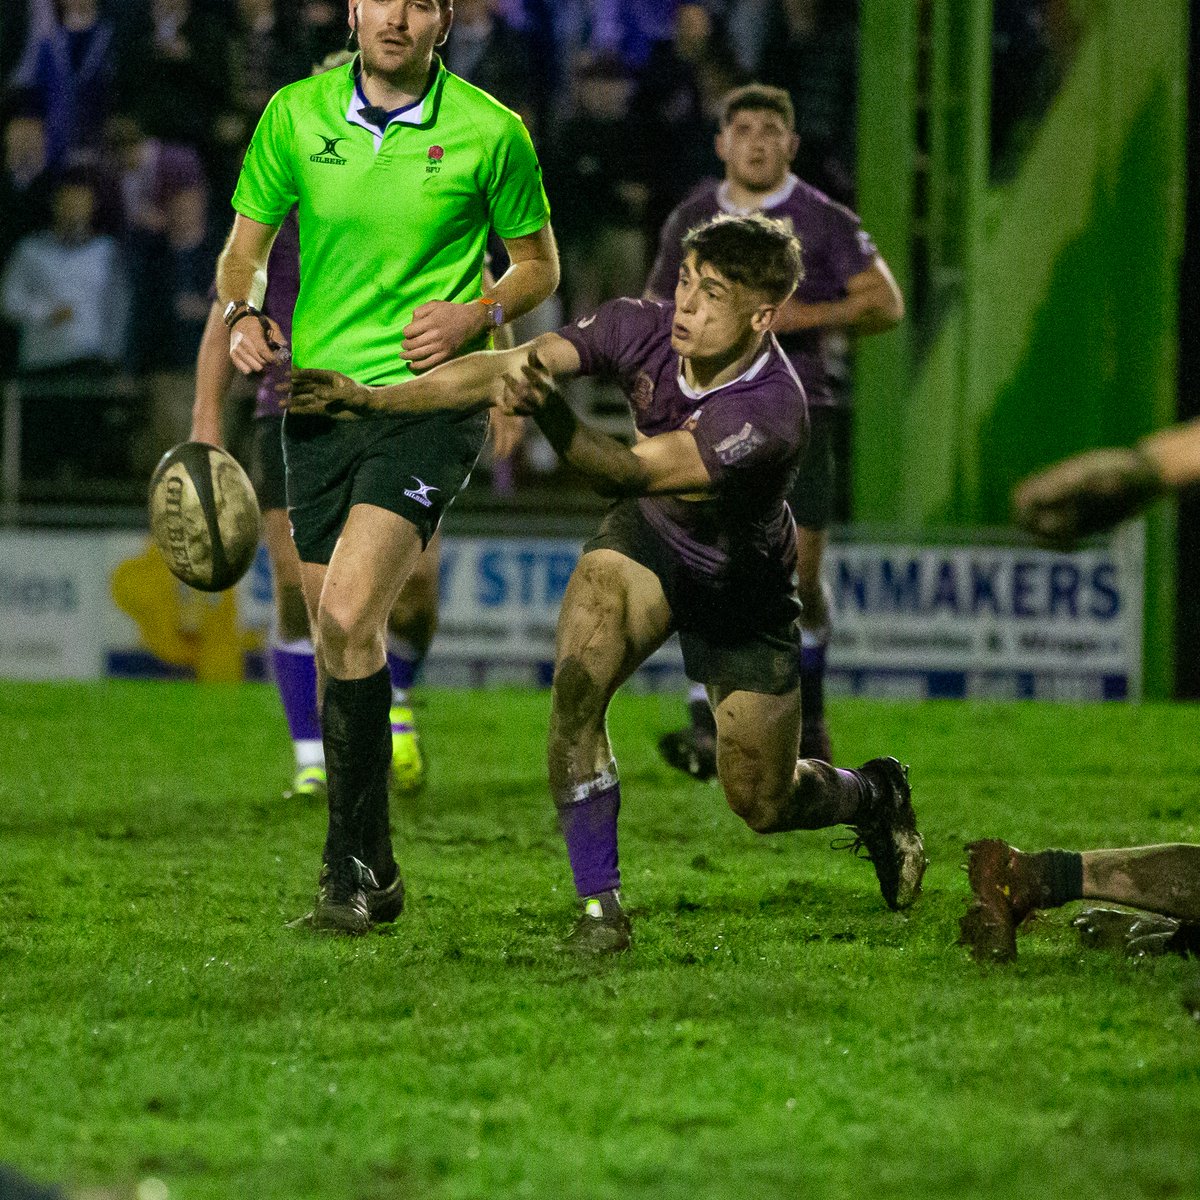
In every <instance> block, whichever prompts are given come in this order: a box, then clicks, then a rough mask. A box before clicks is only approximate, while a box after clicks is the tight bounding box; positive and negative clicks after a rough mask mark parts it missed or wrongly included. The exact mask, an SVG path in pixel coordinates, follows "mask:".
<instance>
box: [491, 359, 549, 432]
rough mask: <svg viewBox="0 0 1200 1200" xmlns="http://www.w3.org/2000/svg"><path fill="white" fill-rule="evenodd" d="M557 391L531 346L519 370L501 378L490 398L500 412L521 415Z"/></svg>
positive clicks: (531, 413) (531, 411)
mask: <svg viewBox="0 0 1200 1200" xmlns="http://www.w3.org/2000/svg"><path fill="white" fill-rule="evenodd" d="M557 394H558V388H557V387H556V386H555V383H554V376H553V375H551V374H550V372H549V371H547V370H546V368H545V366H543V365H542V360H541V359H540V358H538V354H537V351H536V350H530V352H529V355H528V357H527V358H526V359H525V362H524V363H522V364H521V370H520V373H519V374H514V373H511V372H510V373H508V374H505V375H503V376H501V378H500V387H499V390H498V394H496V395H495V396H494V398H493V402H494V404H495V405H496V407H497V408H499V409H500V411H501V412H503V413H507V414H510V415H513V414H515V415H517V416H522V417H530V416H533V414H534V413H536V412H538V411H539V410H540V409H541V408H543V407H544V406H545V403H546V401H547V400H548V399H549V398H550V397H551V396H554V395H557Z"/></svg>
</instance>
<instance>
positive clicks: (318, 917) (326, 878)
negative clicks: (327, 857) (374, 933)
mask: <svg viewBox="0 0 1200 1200" xmlns="http://www.w3.org/2000/svg"><path fill="white" fill-rule="evenodd" d="M368 889H371V890H374V891H378V890H379V885H378V883H377V882H376V880H375V876H374V874H373V873H372V871H371V869H370V867H368V866H366V865H365V864H363V863H361V862H359V860H358V859H357V858H354V857H353V856H352V855H347V857H345V858H342V859H338V860H335V861H334V862H332V863H326V864H325V865H324V866H323V867H322V868H321V874H320V875H319V876H318V878H317V902H316V904H315V905H314V907H313V913H312V926H313V928H314V929H321V930H325V931H326V932H329V933H366V932H367V931H368V930H369V929H370V928H371V910H370V906H369V904H368V902H367V890H368Z"/></svg>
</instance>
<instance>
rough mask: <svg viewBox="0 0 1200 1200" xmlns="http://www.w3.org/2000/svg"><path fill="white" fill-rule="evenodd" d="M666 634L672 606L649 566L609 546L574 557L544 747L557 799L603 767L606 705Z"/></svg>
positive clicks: (605, 761) (608, 755) (607, 750)
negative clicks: (546, 747)
mask: <svg viewBox="0 0 1200 1200" xmlns="http://www.w3.org/2000/svg"><path fill="white" fill-rule="evenodd" d="M670 631H671V610H670V608H669V606H668V605H667V600H666V597H665V596H664V595H663V590H662V585H661V584H660V583H659V581H658V577H657V576H656V575H655V574H654V572H653V571H650V570H648V569H647V568H646V567H643V566H640V565H639V564H638V563H635V562H634V561H633V560H632V559H629V558H626V557H625V556H624V555H623V554H618V553H617V552H616V551H614V550H592V551H590V552H589V553H587V554H585V555H584V556H583V557H582V558H581V559H580V560H579V565H578V566H577V567H576V568H575V571H574V573H573V574H572V575H571V581H570V583H569V584H568V585H567V591H566V595H565V596H564V597H563V603H562V609H561V611H560V613H559V618H558V634H557V637H556V648H555V668H554V691H553V699H552V704H551V711H550V744H549V749H548V757H549V763H550V787H551V790H552V792H553V793H554V794H555V795H556V796H557V795H561V794H563V793H564V792H565V791H566V790H567V789H568V788H570V787H572V786H574V785H575V784H577V783H580V782H582V781H584V780H587V779H591V778H593V777H594V776H595V775H596V774H597V773H598V772H600V771H602V770H604V769H605V768H606V767H607V766H608V764H609V762H610V761H611V759H612V747H611V746H610V745H609V742H608V732H607V730H606V728H605V722H604V715H605V712H606V711H607V709H608V703H609V701H610V700H611V699H612V697H613V694H614V693H615V692H616V690H617V688H619V687H620V686H621V684H622V683H623V682H624V681H625V680H626V679H628V678H629V676H630V675H631V674H632V673H633V672H634V671H635V670H637V668H638V667H639V666H640V665H641V664H642V663H643V662H644V661H645V660H646V659H647V658H648V657H649V656H650V655H651V654H653V653H654V651H655V650H657V649H658V647H659V646H661V645H662V643H663V642H664V641H665V640H666V638H667V635H668V634H669V633H670Z"/></svg>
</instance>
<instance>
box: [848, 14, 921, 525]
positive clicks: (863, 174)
mask: <svg viewBox="0 0 1200 1200" xmlns="http://www.w3.org/2000/svg"><path fill="white" fill-rule="evenodd" d="M918 8H919V6H918V5H916V4H914V3H910V2H909V0H900V2H898V3H894V2H892V0H867V2H866V3H864V4H863V6H862V17H861V24H860V30H859V47H860V51H859V102H858V208H859V212H860V214H861V215H862V218H863V225H864V227H865V228H866V229H867V230H868V231H869V232H870V233H871V235H872V236H873V237H874V238H875V241H876V244H877V245H878V246H879V250H880V253H881V254H882V255H883V257H884V258H885V259H887V262H888V265H889V266H890V267H891V268H892V272H893V274H894V275H895V277H896V282H897V283H898V284H899V285H900V288H901V290H902V291H903V292H904V294H905V296H906V297H908V296H910V295H911V291H912V226H913V163H914V159H915V156H916V140H915V139H916V130H915V127H914V112H915V108H916V67H917V37H918V32H919V29H918V15H919V14H918ZM911 381H912V333H911V322H910V321H908V320H906V321H904V322H902V323H901V325H900V327H899V328H897V329H894V330H892V331H891V332H890V333H886V334H882V335H878V336H876V337H870V338H864V339H863V340H862V341H861V342H860V343H859V346H858V352H857V359H856V366H855V388H854V399H855V404H854V414H855V415H854V516H855V519H856V520H859V521H894V520H895V519H896V508H897V499H898V495H899V492H898V489H897V481H896V478H895V475H894V473H892V472H888V471H881V470H880V469H879V464H880V463H884V462H892V461H894V460H895V456H896V436H897V432H898V431H900V430H901V429H903V427H904V423H905V411H906V407H907V400H908V394H909V390H910V388H911Z"/></svg>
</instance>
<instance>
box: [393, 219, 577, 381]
mask: <svg viewBox="0 0 1200 1200" xmlns="http://www.w3.org/2000/svg"><path fill="white" fill-rule="evenodd" d="M502 240H503V242H504V248H505V250H506V251H507V252H508V257H509V263H510V266H509V268H508V270H507V271H505V272H504V274H503V275H501V276H500V278H499V279H498V280H496V283H495V286H494V287H492V288H490V289H489V290H488V298H489V299H491V300H496V301H497V302H498V303H499V304H500V305H501V306H502V308H503V309H504V319H505V321H506V322H507V321H511V320H513V319H514V318H515V317H519V316H522V315H523V314H525V313H527V312H530V311H531V310H532V309H534V308H536V307H537V306H538V305H539V304H541V302H542V301H543V300H545V299H546V297H547V296H549V295H550V294H551V293H552V292H553V291H554V289H555V288H556V287H558V276H559V267H558V246H557V244H556V243H555V241H554V231H553V230H552V229H551V228H550V226H549V225H543V226H542V228H541V229H539V230H538V231H537V232H536V233H531V234H529V235H527V236H526V237H517V238H503V239H502ZM491 322H492V314H491V312H490V311H489V309H488V307H487V306H486V305H483V304H479V303H476V302H474V301H472V302H470V303H467V304H456V303H452V302H449V301H445V300H430V301H428V302H427V303H425V304H422V305H420V306H419V307H417V308H416V309H414V310H413V319H412V321H411V322H410V323H409V324H408V325H407V326H406V327H405V329H404V341H403V343H402V344H401V347H400V349H401V353H402V354H403V355H404V357H405V358H406V359H407V360H408V364H409V366H410V367H411V368H412V369H413V370H414V371H427V370H429V369H431V368H432V367H436V366H438V365H439V364H441V363H444V362H446V361H447V360H448V359H450V358H452V357H453V356H454V355H455V354H457V353H458V351H459V349H460V348H461V347H462V346H463V345H465V344H466V343H467V342H469V341H471V340H472V339H473V338H477V337H479V335H480V334H482V333H485V332H486V331H487V330H488V329H489V328H490V326H491Z"/></svg>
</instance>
